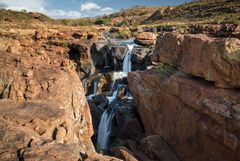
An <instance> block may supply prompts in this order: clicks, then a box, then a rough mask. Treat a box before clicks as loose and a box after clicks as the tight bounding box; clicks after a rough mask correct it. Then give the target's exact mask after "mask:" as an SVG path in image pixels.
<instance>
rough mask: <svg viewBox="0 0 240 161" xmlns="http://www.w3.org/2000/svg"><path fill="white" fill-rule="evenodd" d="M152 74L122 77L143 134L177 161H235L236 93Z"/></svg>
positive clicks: (194, 80)
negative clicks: (155, 138)
mask: <svg viewBox="0 0 240 161" xmlns="http://www.w3.org/2000/svg"><path fill="white" fill-rule="evenodd" d="M167 43H168V41H166V44H167ZM171 47H173V50H174V49H175V48H177V47H176V45H172V46H171ZM168 49H169V50H170V49H171V48H170V47H169V48H168ZM175 51H177V50H175ZM196 56H197V55H196ZM174 60H176V59H174ZM156 73H158V72H157V71H155V70H152V71H146V72H132V73H130V74H129V77H128V82H129V87H130V90H131V91H132V93H133V96H134V99H135V101H136V102H137V104H138V106H139V108H138V110H139V113H140V116H141V119H142V121H143V124H144V128H145V132H146V134H147V135H152V134H156V135H159V136H161V137H163V139H164V140H166V141H167V143H168V144H169V146H170V148H172V149H173V151H174V152H176V153H177V156H178V157H179V159H180V160H185V161H192V160H194V161H199V160H219V161H226V160H234V161H237V160H239V159H240V158H239V157H240V156H239V152H240V143H239V139H240V138H239V136H240V133H239V131H240V129H239V127H240V126H239V116H240V113H239V104H240V102H239V100H240V94H239V91H238V90H229V89H222V88H217V87H215V86H214V84H213V83H211V82H207V81H205V80H203V79H200V78H197V77H194V76H192V75H188V74H184V73H182V72H176V73H174V74H173V75H170V76H169V75H165V74H156ZM155 146H156V145H155Z"/></svg>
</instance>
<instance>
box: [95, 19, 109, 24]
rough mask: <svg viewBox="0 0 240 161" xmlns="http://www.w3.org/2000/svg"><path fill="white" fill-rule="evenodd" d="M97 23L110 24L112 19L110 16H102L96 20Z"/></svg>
mask: <svg viewBox="0 0 240 161" xmlns="http://www.w3.org/2000/svg"><path fill="white" fill-rule="evenodd" d="M95 24H96V25H109V24H110V20H109V19H108V18H100V19H97V20H96V21H95Z"/></svg>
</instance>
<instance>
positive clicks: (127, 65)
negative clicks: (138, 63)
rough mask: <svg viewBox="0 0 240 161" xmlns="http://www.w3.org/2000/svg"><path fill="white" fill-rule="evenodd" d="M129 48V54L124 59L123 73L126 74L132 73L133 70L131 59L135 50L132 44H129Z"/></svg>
mask: <svg viewBox="0 0 240 161" xmlns="http://www.w3.org/2000/svg"><path fill="white" fill-rule="evenodd" d="M127 46H128V52H127V54H126V55H125V57H124V60H123V69H122V70H123V73H126V74H128V73H129V72H131V69H132V63H131V57H132V50H133V47H134V44H131V45H129V44H128V45H127Z"/></svg>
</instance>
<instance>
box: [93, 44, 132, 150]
mask: <svg viewBox="0 0 240 161" xmlns="http://www.w3.org/2000/svg"><path fill="white" fill-rule="evenodd" d="M134 45H135V44H133V43H131V44H127V46H128V52H127V53H126V54H125V56H124V60H123V67H122V71H121V72H114V75H113V78H112V85H111V93H112V96H109V97H107V99H108V104H109V105H110V107H109V108H108V109H106V110H105V111H104V113H103V114H102V117H101V121H100V124H99V129H98V139H97V149H98V150H107V149H108V146H109V139H110V134H111V132H112V121H113V118H114V116H115V111H116V109H114V108H111V104H112V103H113V102H114V100H116V99H117V98H118V90H119V89H120V88H121V87H122V86H123V85H121V84H116V83H117V80H119V79H122V78H124V77H127V75H128V73H129V72H131V66H132V63H131V56H132V51H133V47H134ZM115 86H117V88H115ZM115 89H116V90H115ZM114 90H115V91H114ZM127 97H129V96H127Z"/></svg>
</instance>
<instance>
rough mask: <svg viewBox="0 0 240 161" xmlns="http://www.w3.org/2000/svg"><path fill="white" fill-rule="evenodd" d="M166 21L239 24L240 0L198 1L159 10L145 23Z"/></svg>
mask: <svg viewBox="0 0 240 161" xmlns="http://www.w3.org/2000/svg"><path fill="white" fill-rule="evenodd" d="M164 21H187V22H190V21H203V22H205V23H223V22H225V23H239V22H240V0H198V1H193V2H190V3H186V4H183V5H180V6H177V7H175V8H169V9H166V10H164V12H162V11H161V10H157V11H156V12H155V13H153V14H152V15H151V16H150V17H149V18H147V19H146V20H145V21H143V23H144V24H147V23H159V22H164Z"/></svg>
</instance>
